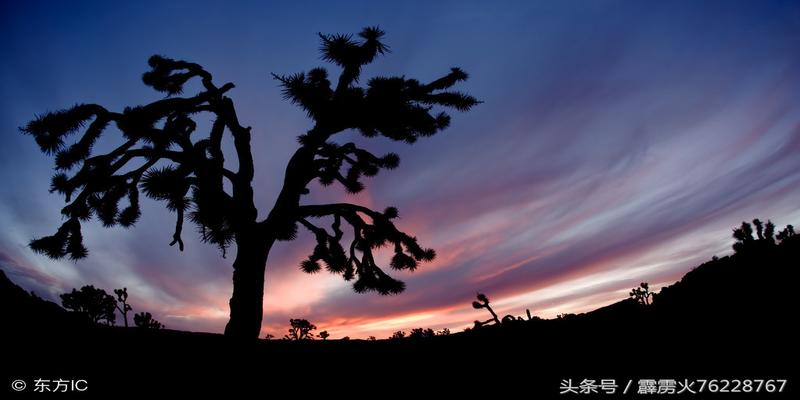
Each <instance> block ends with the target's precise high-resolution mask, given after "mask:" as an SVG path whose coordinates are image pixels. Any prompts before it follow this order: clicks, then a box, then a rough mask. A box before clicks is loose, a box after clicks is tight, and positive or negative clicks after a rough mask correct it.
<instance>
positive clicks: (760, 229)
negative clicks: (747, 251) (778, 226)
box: [753, 218, 764, 240]
mask: <svg viewBox="0 0 800 400" xmlns="http://www.w3.org/2000/svg"><path fill="white" fill-rule="evenodd" d="M753 225H754V226H755V227H756V237H757V238H758V240H762V239H764V223H763V222H761V220H760V219H758V218H756V219H754V220H753Z"/></svg>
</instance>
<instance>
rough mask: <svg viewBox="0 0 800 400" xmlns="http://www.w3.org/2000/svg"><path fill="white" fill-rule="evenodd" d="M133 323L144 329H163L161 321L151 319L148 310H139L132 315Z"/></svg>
mask: <svg viewBox="0 0 800 400" xmlns="http://www.w3.org/2000/svg"><path fill="white" fill-rule="evenodd" d="M133 324H134V325H136V326H137V327H139V328H144V329H163V328H164V325H163V324H161V322H158V321H156V320H155V319H153V316H152V315H151V314H150V313H149V312H140V313H138V314H136V315H134V316H133Z"/></svg>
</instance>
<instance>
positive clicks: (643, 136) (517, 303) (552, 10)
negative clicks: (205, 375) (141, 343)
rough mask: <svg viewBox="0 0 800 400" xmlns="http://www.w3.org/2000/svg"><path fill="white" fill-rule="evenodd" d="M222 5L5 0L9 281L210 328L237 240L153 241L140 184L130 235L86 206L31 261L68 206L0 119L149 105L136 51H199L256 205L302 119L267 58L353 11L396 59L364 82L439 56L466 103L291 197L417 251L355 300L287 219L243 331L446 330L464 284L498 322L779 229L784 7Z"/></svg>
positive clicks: (783, 212) (664, 272)
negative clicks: (81, 244) (353, 178)
mask: <svg viewBox="0 0 800 400" xmlns="http://www.w3.org/2000/svg"><path fill="white" fill-rule="evenodd" d="M227 3H236V2H221V1H220V2H202V1H170V2H162V1H153V2H150V1H127V2H107V1H103V2H85V1H84V2H56V1H18V2H11V1H4V2H2V5H0V33H1V34H2V38H3V40H2V41H0V55H1V56H0V58H2V61H1V62H0V89H1V90H2V97H0V130H1V133H0V181H2V182H3V187H2V189H0V227H2V228H0V268H1V269H2V270H3V271H5V272H6V273H7V274H8V275H9V277H10V278H11V279H12V280H13V281H15V282H17V283H18V284H20V285H21V286H23V287H25V288H26V289H28V290H33V291H35V293H36V294H38V295H39V296H42V297H45V298H48V299H51V300H57V298H58V297H57V295H58V294H59V293H63V292H64V291H68V290H70V289H71V288H73V287H80V286H83V285H85V284H92V285H95V286H97V287H101V288H104V289H106V290H107V291H109V292H111V290H112V289H114V288H118V287H123V286H125V287H127V288H128V292H129V293H130V303H131V304H132V305H133V307H134V311H150V312H151V313H152V314H153V315H154V316H155V318H156V319H158V320H160V321H161V322H163V323H164V324H166V326H167V327H169V328H173V329H185V330H195V331H210V332H221V331H222V329H223V328H224V325H225V323H226V322H227V318H228V304H227V302H228V299H229V297H230V294H231V290H232V286H231V273H232V268H231V262H232V260H233V255H229V256H228V258H227V259H223V258H221V257H220V254H219V253H218V251H217V250H216V249H215V248H214V247H213V246H209V245H206V244H203V243H201V242H200V241H199V239H198V237H196V236H193V235H192V231H191V230H189V229H188V228H187V232H186V234H185V235H184V240H186V251H184V252H183V253H180V252H179V251H178V250H177V249H175V248H174V247H169V246H168V243H169V242H170V241H171V236H172V232H173V224H174V217H173V216H172V215H171V214H170V213H169V212H168V211H167V210H166V209H165V208H164V206H163V204H159V203H155V202H153V201H150V200H146V201H144V205H143V210H142V211H143V217H142V219H141V220H140V222H139V223H138V224H137V226H135V227H134V228H132V229H131V230H127V231H126V230H124V229H122V228H113V229H104V228H102V226H101V224H99V223H97V222H93V223H88V224H85V225H84V230H83V232H84V236H85V244H86V245H87V247H88V248H89V251H90V255H89V257H88V258H87V259H84V260H81V261H78V262H72V261H69V260H63V261H53V260H50V259H48V258H46V257H44V256H42V255H38V254H35V253H33V252H32V251H31V250H30V249H29V248H28V247H27V243H28V242H29V240H30V239H31V238H34V237H39V236H43V235H49V234H52V233H53V232H54V231H55V229H56V228H57V227H58V225H59V224H60V214H59V210H60V208H61V207H62V205H63V198H59V197H58V196H57V195H55V194H50V193H48V190H47V189H48V187H49V182H50V175H51V174H52V159H50V158H48V157H46V156H45V155H43V154H41V153H40V151H39V150H38V147H37V146H36V144H35V143H34V141H33V140H32V138H31V137H28V136H23V135H22V134H20V133H19V132H18V130H17V128H18V127H19V126H22V125H24V124H25V123H27V121H28V120H30V119H31V118H33V117H34V116H35V115H36V114H40V113H43V112H45V111H48V110H55V109H60V108H64V107H69V106H71V105H73V104H75V103H81V102H85V103H98V104H102V105H104V106H106V107H107V108H109V109H112V110H116V111H119V110H121V109H122V108H123V107H125V106H128V105H139V104H145V103H148V102H151V101H154V100H158V99H159V98H161V97H162V95H161V94H159V93H157V92H155V91H153V90H152V89H151V88H149V87H147V86H145V85H143V84H142V83H141V74H142V73H143V72H144V71H145V70H146V69H147V64H146V61H147V59H148V57H149V56H150V55H152V54H162V55H165V56H168V57H171V58H179V59H185V60H189V61H193V62H197V63H200V64H202V65H203V66H205V67H206V69H207V70H209V71H210V72H211V73H213V74H214V78H215V80H216V82H217V83H218V84H222V83H225V82H233V83H235V84H236V86H237V87H236V89H234V90H233V91H231V92H229V93H228V95H229V96H230V97H232V98H233V100H234V101H235V103H236V106H237V109H238V112H239V118H240V120H241V121H242V123H243V125H250V126H252V127H253V149H254V153H255V158H256V160H255V162H256V183H255V186H256V198H257V204H258V205H259V210H260V215H262V216H263V215H266V213H267V212H268V211H269V209H270V207H271V206H272V204H273V202H274V197H275V195H276V193H277V191H278V190H279V187H280V184H281V181H282V175H283V171H284V167H285V164H286V161H287V160H288V158H289V156H290V155H291V153H292V152H293V151H294V150H295V149H296V147H297V142H296V137H297V135H299V134H302V133H304V131H305V130H307V129H309V128H310V120H308V119H307V118H306V116H305V114H304V112H303V111H301V110H300V109H298V108H297V107H295V106H293V105H291V104H289V103H288V102H287V101H285V100H283V99H282V97H281V94H280V87H279V86H278V84H277V83H276V81H275V80H273V79H272V78H271V77H270V73H272V72H274V73H278V74H288V73H294V72H299V71H303V70H308V69H311V68H313V67H316V66H323V65H324V62H323V61H322V60H321V59H320V57H319V54H318V52H317V49H318V47H319V43H318V37H317V34H316V33H317V32H323V33H357V32H358V31H360V30H361V28H363V27H365V26H370V25H379V26H380V27H381V28H382V29H384V30H385V31H386V32H387V35H386V38H385V40H386V43H387V44H388V45H389V46H390V47H391V53H389V54H388V55H386V56H384V57H382V58H380V59H378V60H377V61H376V62H375V63H374V64H372V65H371V66H369V67H368V68H366V69H365V71H364V76H365V77H370V76H375V75H405V76H406V77H408V78H412V77H413V78H417V79H420V80H422V81H429V80H433V79H435V78H438V77H440V76H442V75H444V74H446V73H447V72H448V71H449V68H450V67H453V66H459V67H461V68H463V69H464V70H466V71H467V72H468V73H469V74H470V79H469V81H467V82H466V83H465V84H463V85H461V87H460V89H462V90H464V91H467V92H469V93H470V94H472V95H474V96H476V97H478V98H479V99H480V100H482V101H484V103H483V104H481V105H479V106H478V107H476V108H474V109H473V110H472V111H470V112H467V113H458V112H454V113H453V123H452V125H451V127H450V128H448V129H447V130H445V131H444V132H442V133H440V134H438V135H437V136H435V137H433V138H428V139H424V140H421V141H419V142H418V143H416V144H415V145H413V146H409V145H406V144H403V143H395V142H391V141H389V140H386V139H372V140H361V139H358V140H360V143H362V144H363V146H364V147H366V148H369V149H372V150H375V152H376V153H382V152H386V151H394V152H397V153H398V154H400V157H401V164H400V167H399V168H398V169H396V170H393V171H384V172H382V173H381V174H379V175H378V176H377V177H375V178H372V179H370V180H369V181H367V182H365V183H366V184H367V190H366V191H365V192H363V193H361V194H359V195H357V196H354V195H347V194H345V192H344V191H343V190H342V189H340V188H336V187H331V188H325V189H323V188H320V187H318V186H312V188H311V189H312V194H311V195H310V196H309V200H308V202H309V203H311V202H315V201H316V202H329V201H350V202H357V203H360V204H363V205H366V206H370V207H374V208H376V209H380V210H382V209H384V208H385V207H386V206H390V205H391V206H396V207H398V208H399V210H400V216H401V218H400V219H399V220H398V222H397V223H398V226H399V227H400V228H402V229H403V230H405V231H407V232H411V233H413V234H415V235H416V236H418V237H419V239H420V242H421V243H422V244H423V245H425V246H427V247H433V248H435V249H436V250H437V253H438V258H437V259H436V260H435V261H434V262H432V263H430V264H423V265H422V266H421V268H420V269H418V270H417V271H416V272H413V273H409V272H402V273H397V272H393V275H394V276H396V277H400V278H401V279H402V280H404V281H405V282H406V284H407V290H406V291H405V292H404V293H402V294H400V295H397V296H391V297H381V296H379V295H377V294H372V293H370V294H356V293H354V292H353V291H352V290H351V287H350V283H347V282H344V281H343V280H342V279H341V277H340V276H334V275H330V274H327V273H321V274H316V275H307V274H304V273H302V272H301V271H300V270H299V268H298V263H299V262H300V261H301V260H302V259H303V258H304V257H306V256H307V255H308V254H309V253H310V251H311V249H312V247H313V246H312V243H313V239H312V237H311V236H310V235H309V234H307V232H303V233H302V234H301V236H300V239H299V240H297V241H295V242H281V243H279V244H277V245H276V246H275V247H274V248H273V251H272V253H271V255H270V259H269V263H268V266H267V277H266V280H267V284H266V289H265V290H266V296H265V299H264V308H265V313H264V316H265V318H264V323H263V329H262V336H263V335H264V334H266V333H271V334H273V335H276V336H282V335H283V334H284V333H285V331H286V329H287V328H288V321H289V319H290V318H306V319H308V320H310V321H312V322H313V323H315V324H316V325H317V326H318V327H319V328H320V330H322V329H324V330H327V331H328V332H330V333H331V336H332V337H333V338H338V337H342V336H344V335H349V336H350V337H354V338H355V337H360V338H363V337H367V336H369V335H375V336H377V337H379V338H380V337H387V336H389V335H390V334H391V333H392V332H393V331H396V330H408V329H410V328H415V327H425V328H428V327H430V328H434V329H441V328H444V327H447V328H450V329H451V330H461V329H463V328H464V327H467V326H471V325H472V321H474V320H476V319H481V320H484V319H486V318H488V314H487V313H486V312H485V311H483V310H474V309H472V307H471V306H470V303H471V301H472V300H473V299H474V297H475V293H476V292H483V293H486V294H487V295H488V296H489V298H490V299H491V300H492V304H493V305H494V306H495V309H496V310H497V311H498V313H499V314H501V315H505V314H514V315H524V314H525V309H526V308H529V309H530V310H531V312H532V313H533V314H534V315H539V316H542V317H546V318H550V317H554V316H555V315H557V314H559V313H567V312H583V311H588V310H592V309H594V308H597V307H599V306H603V305H606V304H610V303H612V302H615V301H617V300H620V299H623V298H625V297H627V293H628V291H629V290H630V288H632V287H633V286H635V285H637V284H638V283H639V282H643V281H647V282H650V283H651V285H653V286H655V287H656V288H660V287H661V286H663V285H666V284H670V283H672V282H674V281H675V280H677V279H678V278H680V276H681V275H683V274H684V273H685V272H687V271H688V270H689V269H690V268H691V267H692V266H695V265H698V264H700V263H702V262H704V261H706V260H708V259H710V258H711V257H712V256H714V255H718V256H722V255H725V254H729V253H730V252H731V249H730V246H731V244H732V238H731V237H730V236H731V235H730V234H731V228H732V227H733V226H734V225H737V224H739V223H741V221H742V220H745V219H748V220H750V219H753V218H754V217H758V218H761V219H765V220H766V219H771V220H772V221H774V222H775V223H776V225H778V227H779V228H782V227H783V226H784V225H786V224H792V223H793V224H794V225H795V226H797V225H798V224H800V207H798V206H799V205H800V3H798V2H796V1H785V2H784V1H744V2H736V1H702V2H700V1H662V2H655V1H600V0H593V1H577V0H576V1H555V0H553V1H520V2H486V1H483V2H466V1H451V2H450V1H448V2H430V1H424V2H423V1H421V2H393V3H389V2H385V3H384V2H369V1H363V2H338V1H337V2H332V1H331V2H322V1H320V2H309V1H293V2H286V4H284V5H276V4H268V2H255V1H254V2H241V3H240V4H238V5H236V6H232V5H226V4H227ZM377 3H384V4H377ZM430 3H435V4H430ZM494 3H497V4H494ZM325 66H326V67H328V68H329V69H331V70H334V68H333V67H332V66H330V65H325ZM186 94H187V95H191V94H192V93H186ZM202 118H206V119H210V117H201V123H204V124H206V125H207V122H208V121H202ZM352 139H356V135H353V134H345V135H343V136H342V137H341V138H340V140H342V141H346V140H352ZM107 140H111V141H113V137H112V138H108V139H107ZM386 258H387V257H384V260H385V259H386ZM383 265H386V263H385V262H384V264H383ZM387 269H388V268H387Z"/></svg>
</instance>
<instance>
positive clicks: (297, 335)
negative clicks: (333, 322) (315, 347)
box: [284, 319, 327, 340]
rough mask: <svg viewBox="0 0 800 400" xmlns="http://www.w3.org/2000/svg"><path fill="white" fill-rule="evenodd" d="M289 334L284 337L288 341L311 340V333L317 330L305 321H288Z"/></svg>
mask: <svg viewBox="0 0 800 400" xmlns="http://www.w3.org/2000/svg"><path fill="white" fill-rule="evenodd" d="M289 325H290V326H291V327H290V328H289V334H288V335H286V336H284V339H288V340H312V339H314V334H313V333H312V332H311V331H313V330H316V329H317V326H316V325H314V324H312V323H311V322H308V320H305V319H290V320H289ZM326 333H327V332H326Z"/></svg>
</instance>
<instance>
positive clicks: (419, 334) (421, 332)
mask: <svg viewBox="0 0 800 400" xmlns="http://www.w3.org/2000/svg"><path fill="white" fill-rule="evenodd" d="M434 336H436V332H434V331H433V329H431V328H428V329H424V328H414V329H412V330H411V333H409V334H408V337H409V338H416V339H422V338H431V337H434Z"/></svg>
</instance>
